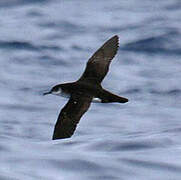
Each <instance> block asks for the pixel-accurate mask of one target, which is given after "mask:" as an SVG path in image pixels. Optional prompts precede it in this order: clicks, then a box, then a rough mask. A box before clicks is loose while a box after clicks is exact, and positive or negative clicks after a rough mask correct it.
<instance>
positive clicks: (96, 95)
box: [44, 36, 128, 139]
mask: <svg viewBox="0 0 181 180" xmlns="http://www.w3.org/2000/svg"><path fill="white" fill-rule="evenodd" d="M117 49H118V36H114V37H112V38H111V39H109V40H108V41H107V42H106V43H104V44H103V46H102V47H101V48H99V49H98V50H97V51H96V52H95V53H94V54H93V56H92V57H91V58H90V59H89V61H88V62H87V66H86V69H85V71H84V73H83V75H82V76H81V77H80V79H79V80H78V81H76V82H72V83H64V84H58V85H56V86H54V87H53V88H52V89H51V91H50V92H47V93H44V95H46V94H54V95H60V96H65V97H69V98H70V99H69V101H68V103H67V104H66V105H65V106H64V108H63V109H62V110H61V112H60V114H59V117H58V120H57V123H56V125H55V129H54V134H53V139H63V138H68V137H71V136H72V135H73V133H74V131H75V129H76V126H77V124H78V122H79V120H80V118H81V117H82V115H83V114H84V113H85V112H86V111H87V110H88V108H89V106H90V104H91V102H92V101H93V100H95V99H96V100H100V102H102V103H112V102H118V103H125V102H128V99H127V98H124V97H120V96H117V95H115V94H113V93H111V92H109V91H107V90H105V89H104V88H102V86H101V82H102V80H103V79H104V77H105V76H106V74H107V72H108V70H109V64H110V62H111V60H112V59H113V57H114V56H115V54H116V52H117Z"/></svg>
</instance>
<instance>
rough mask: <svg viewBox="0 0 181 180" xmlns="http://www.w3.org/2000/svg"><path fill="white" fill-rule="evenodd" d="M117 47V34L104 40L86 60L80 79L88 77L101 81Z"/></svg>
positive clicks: (91, 79) (94, 80)
mask: <svg viewBox="0 0 181 180" xmlns="http://www.w3.org/2000/svg"><path fill="white" fill-rule="evenodd" d="M118 47H119V38H118V36H117V35H116V36H113V37H112V38H111V39H109V40H108V41H106V42H105V43H104V44H103V45H102V46H101V47H100V48H99V49H98V50H97V51H96V52H95V53H94V54H93V56H92V57H91V58H90V59H89V60H88V62H87V66H86V69H85V71H84V73H83V75H82V76H81V78H80V80H85V79H86V80H88V79H89V80H90V81H93V82H97V83H101V82H102V80H103V79H104V77H105V76H106V74H107V72H108V70H109V65H110V63H111V60H112V59H113V58H114V56H115V55H116V53H117V50H118Z"/></svg>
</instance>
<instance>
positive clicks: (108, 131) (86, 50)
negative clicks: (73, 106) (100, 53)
mask: <svg viewBox="0 0 181 180" xmlns="http://www.w3.org/2000/svg"><path fill="white" fill-rule="evenodd" d="M0 15H1V18H0V26H1V27H0V77H1V78H0V94H1V98H0V179H2V180H37V179H38V180H65V179H69V180H70V179H78V180H92V179H96V180H106V179H107V180H115V179H116V180H117V179H120V180H138V179H139V180H180V178H181V138H180V137H181V86H180V82H181V75H180V74H181V24H180V22H181V2H180V1H179V0H165V1H156V0H145V1H137V0H117V1H108V0H99V1H95V0H91V1H89V0H85V1H82V0H76V1H75V0H74V1H73V0H69V1H59V0H54V1H50V0H38V1H37V0H36V1H35V0H30V1H26V0H1V1H0ZM115 34H117V35H118V36H119V37H120V48H119V51H118V54H117V56H116V57H115V58H114V60H113V62H112V64H111V67H110V72H109V74H108V75H107V76H106V78H105V79H104V81H103V87H105V88H106V89H108V90H110V91H112V92H114V93H116V94H118V95H121V96H124V97H127V98H128V99H129V102H128V103H126V104H99V103H93V104H92V105H91V107H90V109H89V111H88V112H87V113H86V114H85V115H84V116H83V117H82V119H81V121H80V123H79V125H78V127H77V130H76V132H75V134H74V135H73V136H72V138H70V139H63V140H56V141H52V140H51V138H52V133H53V129H54V125H55V122H56V119H57V116H58V114H59V112H60V110H61V108H62V107H63V106H64V105H65V104H66V102H67V99H65V98H61V97H56V96H51V95H50V96H42V94H43V92H45V91H47V90H49V89H50V88H51V86H53V85H55V84H57V83H63V82H68V81H74V80H77V79H78V78H79V77H80V75H81V74H82V72H83V71H84V68H85V65H86V62H87V60H88V58H89V57H90V56H91V55H92V54H93V53H94V52H95V50H96V49H97V48H99V47H100V46H101V45H102V44H103V43H104V42H105V41H106V40H107V39H109V38H110V37H112V36H113V35H115Z"/></svg>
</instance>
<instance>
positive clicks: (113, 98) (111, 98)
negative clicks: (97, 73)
mask: <svg viewBox="0 0 181 180" xmlns="http://www.w3.org/2000/svg"><path fill="white" fill-rule="evenodd" d="M99 98H100V99H101V102H102V103H113V102H118V103H126V102H128V99H127V98H124V97H121V96H117V95H115V94H113V93H111V92H109V91H106V90H103V93H101V96H100V97H99Z"/></svg>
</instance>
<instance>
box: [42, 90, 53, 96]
mask: <svg viewBox="0 0 181 180" xmlns="http://www.w3.org/2000/svg"><path fill="white" fill-rule="evenodd" d="M47 94H51V91H49V92H45V93H43V95H44V96H45V95H47Z"/></svg>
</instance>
